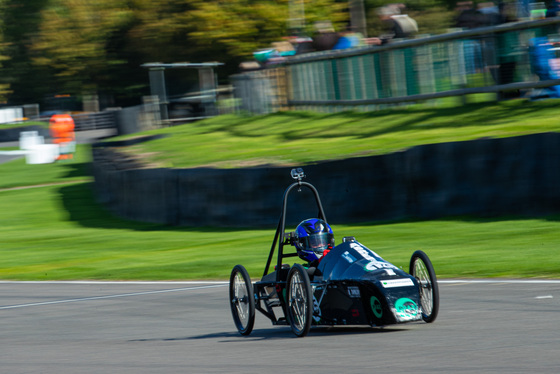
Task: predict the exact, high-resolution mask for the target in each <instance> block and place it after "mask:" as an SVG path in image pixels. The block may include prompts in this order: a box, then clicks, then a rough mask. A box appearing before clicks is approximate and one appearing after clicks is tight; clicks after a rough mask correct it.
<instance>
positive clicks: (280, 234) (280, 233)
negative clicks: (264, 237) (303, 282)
mask: <svg viewBox="0 0 560 374" xmlns="http://www.w3.org/2000/svg"><path fill="white" fill-rule="evenodd" d="M290 174H291V176H292V178H294V179H296V180H297V182H295V183H292V184H291V185H290V186H289V187H288V188H287V189H286V191H285V192H284V198H283V200H282V213H281V215H280V219H279V221H278V226H277V228H276V234H275V235H274V240H273V242H272V247H271V248H270V253H269V255H268V260H267V262H266V266H265V268H264V274H263V277H264V276H265V275H267V274H268V270H269V268H270V264H271V263H272V257H273V256H274V251H275V249H276V244H278V261H277V265H276V270H277V272H276V282H279V281H280V269H281V268H282V260H283V259H284V258H286V257H294V256H297V253H288V254H285V253H284V245H285V244H292V239H293V237H292V235H291V234H292V233H288V235H286V234H285V233H284V230H285V229H286V211H287V205H288V196H289V194H290V192H292V191H293V190H294V189H296V188H297V189H296V190H297V191H298V192H300V191H301V188H302V187H305V188H308V189H310V190H311V192H313V195H314V196H315V202H316V203H317V208H318V209H319V213H318V218H320V219H322V220H323V221H325V222H327V217H326V216H325V212H324V210H323V205H322V204H321V198H320V197H319V192H318V191H317V189H316V188H315V187H314V186H313V185H312V184H311V183H307V182H303V181H302V179H303V178H305V174H304V172H303V169H301V168H297V169H292V170H291V172H290Z"/></svg>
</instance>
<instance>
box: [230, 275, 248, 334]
mask: <svg viewBox="0 0 560 374" xmlns="http://www.w3.org/2000/svg"><path fill="white" fill-rule="evenodd" d="M233 289H234V292H233V300H232V301H231V302H232V303H233V304H234V305H235V309H236V310H237V317H238V318H239V322H240V323H241V325H242V326H243V328H245V326H247V324H248V323H249V295H248V294H247V287H246V285H245V280H244V279H243V276H242V275H241V273H237V274H235V278H234V279H233Z"/></svg>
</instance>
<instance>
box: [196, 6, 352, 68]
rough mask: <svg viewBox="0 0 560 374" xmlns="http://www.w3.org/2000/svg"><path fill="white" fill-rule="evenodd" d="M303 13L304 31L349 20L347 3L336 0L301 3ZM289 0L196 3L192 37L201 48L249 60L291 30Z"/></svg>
mask: <svg viewBox="0 0 560 374" xmlns="http://www.w3.org/2000/svg"><path fill="white" fill-rule="evenodd" d="M300 3H302V4H301V7H302V9H303V10H304V16H305V26H304V30H301V31H303V32H306V33H308V34H311V33H312V31H313V30H312V26H313V23H314V22H315V21H320V20H330V21H332V22H333V24H335V25H338V26H340V27H339V28H342V26H341V25H343V24H344V22H346V21H347V20H348V14H347V13H346V12H345V9H346V6H347V5H346V4H345V3H337V2H336V1H334V0H314V1H311V0H300ZM289 8H290V1H289V0H279V1H251V0H227V1H226V0H213V1H197V2H196V10H194V11H193V12H191V14H190V15H189V18H190V21H191V22H192V23H193V24H194V25H195V29H196V30H195V31H193V32H191V34H190V35H191V36H192V37H193V38H194V40H195V41H196V42H197V43H198V44H199V45H201V46H206V47H212V46H220V47H222V48H225V49H226V50H227V52H228V54H230V55H231V56H235V57H242V58H248V57H250V56H251V55H252V52H254V51H256V50H257V49H259V48H265V47H268V46H269V45H270V43H271V42H274V41H279V40H281V38H282V37H284V36H288V35H290V34H291V33H293V31H294V30H289V23H288V21H289V17H290V9H289Z"/></svg>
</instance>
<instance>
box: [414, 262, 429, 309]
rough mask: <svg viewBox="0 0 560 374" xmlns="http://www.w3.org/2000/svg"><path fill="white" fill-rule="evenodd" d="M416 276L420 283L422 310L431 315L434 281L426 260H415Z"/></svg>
mask: <svg viewBox="0 0 560 374" xmlns="http://www.w3.org/2000/svg"><path fill="white" fill-rule="evenodd" d="M414 277H415V278H416V280H418V283H419V284H420V302H421V303H422V310H423V312H424V314H425V315H427V316H429V315H431V314H432V308H433V294H432V292H433V288H432V282H431V280H430V274H429V273H428V269H427V268H426V265H425V264H424V261H422V260H421V259H419V258H417V259H416V260H415V261H414Z"/></svg>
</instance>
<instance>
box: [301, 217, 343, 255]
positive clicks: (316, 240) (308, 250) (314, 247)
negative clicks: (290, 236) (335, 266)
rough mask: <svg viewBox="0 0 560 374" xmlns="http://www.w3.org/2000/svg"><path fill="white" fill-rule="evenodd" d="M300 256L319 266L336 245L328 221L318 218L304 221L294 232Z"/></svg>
mask: <svg viewBox="0 0 560 374" xmlns="http://www.w3.org/2000/svg"><path fill="white" fill-rule="evenodd" d="M294 234H295V235H294V236H295V240H294V245H295V247H296V249H297V253H298V256H299V257H300V258H301V259H302V260H305V261H308V262H309V266H317V265H318V264H319V262H320V261H321V259H322V258H323V257H324V256H325V255H326V254H327V253H329V251H330V250H331V249H332V248H333V246H334V235H333V231H332V229H331V227H330V226H329V224H328V223H326V222H325V221H323V220H322V219H318V218H310V219H306V220H305V221H302V222H301V223H300V224H299V225H298V227H297V228H296V231H295V233H294Z"/></svg>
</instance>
